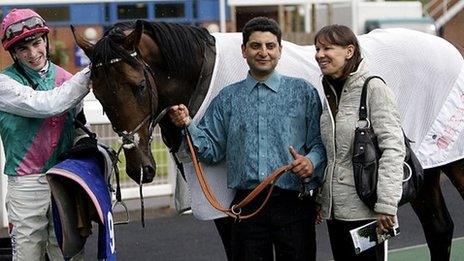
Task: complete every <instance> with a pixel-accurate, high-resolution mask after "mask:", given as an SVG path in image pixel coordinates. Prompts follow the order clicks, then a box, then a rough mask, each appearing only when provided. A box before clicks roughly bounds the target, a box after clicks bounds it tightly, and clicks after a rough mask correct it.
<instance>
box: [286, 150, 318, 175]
mask: <svg viewBox="0 0 464 261" xmlns="http://www.w3.org/2000/svg"><path fill="white" fill-rule="evenodd" d="M289 150H290V154H292V157H293V159H294V160H293V161H292V163H290V165H291V167H292V172H293V173H295V174H296V175H298V176H299V177H300V178H302V179H305V178H309V177H311V175H312V174H313V172H314V166H313V163H312V162H311V161H310V160H309V159H308V158H306V157H305V156H303V155H300V154H298V152H296V150H295V149H294V148H293V147H292V146H290V149H289Z"/></svg>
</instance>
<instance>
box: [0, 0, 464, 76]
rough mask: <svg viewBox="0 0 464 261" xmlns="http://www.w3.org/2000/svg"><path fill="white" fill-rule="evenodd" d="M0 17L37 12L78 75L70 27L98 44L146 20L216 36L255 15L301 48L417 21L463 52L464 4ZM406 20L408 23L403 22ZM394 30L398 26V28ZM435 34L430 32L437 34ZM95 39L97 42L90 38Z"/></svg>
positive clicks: (313, 2) (2, 62)
mask: <svg viewBox="0 0 464 261" xmlns="http://www.w3.org/2000/svg"><path fill="white" fill-rule="evenodd" d="M0 6H1V7H0V17H3V15H4V14H6V13H7V12H8V11H9V10H10V9H11V8H15V7H16V8H32V9H34V10H35V11H37V12H38V13H39V14H41V15H42V16H43V17H44V18H45V20H46V21H47V22H48V23H49V25H50V26H51V27H52V28H53V30H52V31H51V33H50V34H49V35H50V41H51V47H52V52H54V54H55V55H54V57H58V61H59V62H61V63H62V64H61V65H62V66H63V67H65V68H66V69H68V70H69V71H71V72H76V71H77V70H79V69H80V68H81V67H82V66H85V65H86V63H87V62H88V61H87V60H86V58H85V57H84V56H83V54H82V52H81V51H80V50H79V49H78V48H77V47H76V46H75V43H74V39H73V37H72V35H71V31H70V29H69V25H71V24H72V25H75V26H76V28H77V32H78V33H80V34H82V35H86V34H85V33H84V32H89V30H91V31H93V32H96V34H94V37H95V38H96V39H98V38H99V37H100V36H101V35H102V33H103V32H104V30H105V29H106V28H107V27H108V26H110V25H112V24H114V23H116V22H121V21H128V20H134V19H146V20H150V21H166V22H176V23H184V24H192V25H199V26H203V27H205V28H207V29H208V30H210V31H211V32H217V31H227V32H236V31H241V29H242V28H243V26H244V25H245V23H246V22H247V21H248V20H249V19H250V18H253V17H256V16H267V17H271V18H273V19H275V20H276V21H278V22H279V24H280V25H281V27H282V31H283V33H284V36H283V37H284V39H286V40H289V41H292V42H295V43H298V44H312V38H313V37H312V33H314V32H315V31H317V30H318V29H320V28H321V27H323V26H325V25H328V24H333V23H337V24H343V25H347V26H350V27H351V28H352V29H353V30H354V31H355V32H358V33H359V34H361V33H365V32H366V30H365V29H366V28H365V25H366V21H368V20H369V26H371V27H372V26H374V27H375V26H378V27H382V26H389V25H392V24H396V25H400V26H405V27H408V26H410V27H411V28H413V27H416V28H419V27H417V22H418V21H419V22H420V23H423V24H422V28H425V26H427V25H424V24H426V23H428V24H430V25H431V26H430V27H433V26H435V24H436V29H438V30H439V31H440V32H442V35H443V37H444V38H445V39H447V40H449V41H450V42H452V43H453V44H454V45H455V46H456V47H457V48H458V49H460V51H461V53H464V39H463V38H464V29H463V26H462V24H464V11H463V8H464V1H462V0H432V1H430V3H429V4H427V5H426V6H425V7H424V10H426V12H425V14H426V16H428V14H429V15H430V17H431V18H432V19H433V20H431V19H429V18H427V17H426V18H424V19H423V16H424V12H423V7H422V3H421V2H419V1H363V0H152V1H137V0H100V1H98V0H30V1H28V2H27V3H26V2H20V1H17V0H0ZM398 21H405V23H398ZM396 25H395V26H396ZM434 30H435V29H433V28H432V29H431V30H430V32H433V31H434ZM87 35H88V33H87ZM90 40H94V39H90ZM9 63H10V57H9V55H8V54H7V53H5V52H4V51H3V50H2V51H1V52H0V69H1V68H3V67H4V66H6V65H7V64H9Z"/></svg>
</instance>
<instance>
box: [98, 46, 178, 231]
mask: <svg viewBox="0 0 464 261" xmlns="http://www.w3.org/2000/svg"><path fill="white" fill-rule="evenodd" d="M138 53H139V52H138V51H134V52H132V53H130V56H132V57H134V58H135V59H136V60H137V61H138V62H140V63H141V64H142V67H143V74H144V78H145V82H146V83H147V89H148V92H149V95H150V97H149V100H150V108H151V109H150V112H149V114H148V115H147V116H146V117H145V118H143V120H142V121H140V122H139V123H138V124H137V126H135V128H134V129H133V130H132V131H130V132H127V131H125V130H123V131H121V130H118V129H116V128H115V127H114V126H113V131H114V132H115V133H116V134H117V135H118V136H119V137H120V138H121V140H122V143H121V145H120V146H119V148H118V150H117V151H116V159H119V155H120V154H121V151H122V150H123V149H132V148H137V147H138V137H137V133H138V132H139V131H140V130H141V129H142V127H143V126H145V124H147V123H148V124H149V127H148V133H149V136H150V138H149V140H148V148H151V142H152V140H153V135H152V134H153V131H154V129H155V127H156V125H157V124H158V123H159V122H160V121H161V120H162V119H163V118H164V116H165V115H166V113H167V112H168V111H169V109H170V107H167V108H164V109H163V110H162V111H161V112H160V113H158V114H157V115H156V112H155V108H154V106H153V98H154V96H155V93H154V91H155V89H154V86H153V85H152V82H154V80H155V79H156V77H155V73H154V72H153V70H152V69H151V67H150V66H149V65H148V64H147V63H146V62H145V61H144V60H143V59H141V58H140V59H139V58H137V56H138ZM121 61H123V59H122V58H113V59H111V60H110V61H109V62H108V63H107V64H103V63H97V64H95V65H94V66H95V67H94V68H98V67H101V66H111V65H113V64H115V63H118V62H121ZM104 72H105V76H106V78H108V77H107V76H108V75H107V71H106V70H104ZM149 76H151V79H150V78H149ZM110 82H111V81H106V84H107V86H108V87H109V88H111V83H110ZM155 115H156V116H155ZM116 183H117V186H118V187H119V186H120V185H119V175H118V176H117V177H116ZM142 184H143V168H142V167H141V169H140V180H139V194H140V205H141V219H142V226H143V227H145V214H144V213H145V211H144V201H143V193H142V187H143V185H142ZM119 197H120V196H119Z"/></svg>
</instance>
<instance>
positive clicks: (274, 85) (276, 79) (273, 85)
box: [245, 70, 281, 92]
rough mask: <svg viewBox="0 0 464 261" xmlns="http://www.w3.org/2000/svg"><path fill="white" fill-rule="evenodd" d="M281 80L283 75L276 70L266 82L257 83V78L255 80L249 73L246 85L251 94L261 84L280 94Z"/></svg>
mask: <svg viewBox="0 0 464 261" xmlns="http://www.w3.org/2000/svg"><path fill="white" fill-rule="evenodd" d="M280 79H281V75H280V74H279V73H278V72H277V71H275V70H274V72H272V74H271V75H270V76H269V77H268V78H267V79H266V80H265V81H264V82H260V81H257V80H256V79H255V78H253V76H252V75H251V73H250V72H248V75H247V78H246V80H245V84H246V88H247V89H248V90H249V92H251V91H252V90H253V88H254V87H255V86H257V85H258V84H259V83H262V84H264V85H266V86H267V87H268V88H269V89H271V90H273V91H274V92H278V91H279V87H280Z"/></svg>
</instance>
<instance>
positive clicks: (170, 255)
mask: <svg viewBox="0 0 464 261" xmlns="http://www.w3.org/2000/svg"><path fill="white" fill-rule="evenodd" d="M443 189H444V191H445V197H446V201H447V204H448V207H449V209H450V212H451V215H452V217H453V219H454V220H455V230H454V237H455V238H462V237H464V226H463V225H462V224H463V223H462V220H464V208H463V201H462V199H461V198H460V196H459V194H458V193H457V192H456V190H455V189H454V187H452V186H451V184H450V182H449V181H448V180H447V179H446V180H444V182H443ZM147 204H148V205H150V204H151V205H152V206H156V205H163V204H164V205H165V206H166V205H169V199H152V200H151V201H149V202H147ZM131 205H132V208H135V207H136V206H137V203H135V204H134V203H132V204H131ZM148 215H151V216H152V218H150V219H148V220H147V225H146V227H145V228H142V226H141V223H140V218H139V213H138V212H133V214H132V222H131V223H130V224H129V225H121V226H118V227H116V250H117V252H118V259H119V260H131V259H132V260H172V261H183V260H225V256H224V254H223V249H222V245H221V243H220V239H219V235H218V234H217V232H216V230H215V228H214V224H213V223H212V222H205V221H198V220H196V219H195V218H193V217H192V216H191V215H185V216H178V215H176V214H175V213H174V212H173V210H172V209H170V208H168V207H164V208H161V209H151V210H150V213H148ZM399 223H400V228H401V234H400V235H399V236H398V237H397V238H394V239H392V240H390V249H397V251H395V252H393V253H392V254H391V258H390V260H427V259H429V258H428V252H427V249H426V247H425V246H420V245H422V244H425V238H424V235H423V232H422V228H421V226H420V223H419V221H418V219H417V217H416V216H415V214H414V212H413V211H412V209H411V207H410V206H409V205H407V206H404V207H402V208H401V209H400V212H399ZM95 238H96V236H95V235H94V236H92V238H91V239H89V241H88V243H87V249H86V257H87V258H86V259H87V260H95V256H96V252H95V251H96V249H95V248H94V247H93V246H96V242H95V240H96V239H95ZM317 238H318V253H317V256H318V258H317V260H330V259H331V258H332V256H331V250H330V245H329V243H328V237H327V230H326V226H325V224H323V225H320V226H318V227H317ZM405 247H413V248H409V249H406V250H401V251H398V249H401V248H405ZM463 249H464V239H458V240H455V241H454V243H453V252H452V253H453V259H452V260H456V261H457V260H464V253H463V252H464V251H463Z"/></svg>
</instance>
